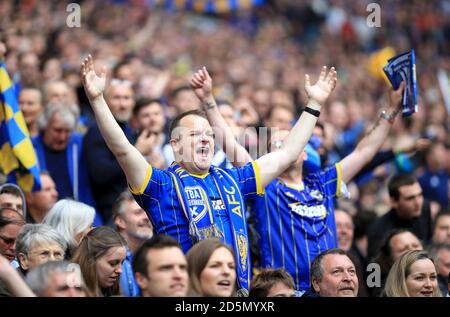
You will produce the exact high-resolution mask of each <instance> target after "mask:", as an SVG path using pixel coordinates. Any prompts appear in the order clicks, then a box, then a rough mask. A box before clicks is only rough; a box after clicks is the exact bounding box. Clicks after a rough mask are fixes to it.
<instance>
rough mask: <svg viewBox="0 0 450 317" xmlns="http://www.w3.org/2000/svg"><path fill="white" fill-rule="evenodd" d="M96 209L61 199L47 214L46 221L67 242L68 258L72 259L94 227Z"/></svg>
mask: <svg viewBox="0 0 450 317" xmlns="http://www.w3.org/2000/svg"><path fill="white" fill-rule="evenodd" d="M94 217H95V209H94V208H92V207H91V206H89V205H86V204H84V203H81V202H78V201H75V200H72V199H61V200H59V201H58V202H57V203H56V204H55V205H54V206H53V207H52V208H51V209H50V211H49V212H48V214H47V215H46V216H45V218H44V220H43V221H42V223H45V224H47V225H49V226H51V227H52V228H54V229H55V230H56V231H58V232H59V233H60V234H61V235H62V237H63V238H64V240H65V241H66V243H67V252H66V259H70V257H71V255H72V254H73V253H74V251H75V249H76V248H77V247H78V244H79V243H80V241H81V240H82V239H83V237H84V236H85V235H86V234H87V233H88V232H89V231H90V230H91V229H92V226H93V222H94Z"/></svg>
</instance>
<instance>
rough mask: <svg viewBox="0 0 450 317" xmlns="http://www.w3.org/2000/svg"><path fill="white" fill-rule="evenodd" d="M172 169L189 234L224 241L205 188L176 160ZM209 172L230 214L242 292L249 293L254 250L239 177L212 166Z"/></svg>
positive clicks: (197, 238)
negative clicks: (248, 232) (252, 249)
mask: <svg viewBox="0 0 450 317" xmlns="http://www.w3.org/2000/svg"><path fill="white" fill-rule="evenodd" d="M168 171H169V172H170V174H171V176H172V179H173V181H174V183H175V188H176V190H177V196H178V199H179V201H180V204H181V208H182V209H183V212H184V214H185V216H186V218H187V219H188V220H189V235H190V237H191V239H192V241H193V243H196V242H198V241H200V240H203V239H208V238H218V239H221V240H222V241H223V239H224V237H223V234H222V232H221V231H220V230H219V228H218V227H217V224H216V223H215V222H214V216H213V210H212V209H211V206H212V202H211V200H210V198H209V197H208V195H207V194H206V192H205V190H204V189H203V188H202V187H201V186H199V185H198V184H197V182H196V181H195V179H194V177H192V176H191V175H190V174H189V173H188V172H187V171H185V170H184V169H183V168H182V167H180V166H179V165H178V164H177V163H175V162H173V163H172V165H171V166H170V167H169V169H168ZM209 173H210V175H211V176H212V178H213V181H214V184H215V185H216V188H217V190H218V192H219V194H220V198H221V199H222V201H223V203H224V205H225V209H226V211H227V213H228V216H229V217H230V223H231V231H232V232H233V249H234V253H235V257H236V262H237V263H236V265H237V270H236V271H237V275H238V293H240V294H241V295H246V294H248V289H249V285H250V252H249V243H248V235H247V223H246V219H245V206H244V199H243V197H242V194H241V191H240V189H239V187H238V185H237V183H236V181H235V179H234V178H233V177H232V176H231V175H230V174H228V173H227V172H226V171H224V170H222V169H220V168H218V167H213V166H211V167H210V169H209Z"/></svg>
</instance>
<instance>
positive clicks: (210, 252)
mask: <svg viewBox="0 0 450 317" xmlns="http://www.w3.org/2000/svg"><path fill="white" fill-rule="evenodd" d="M186 258H187V261H188V272H189V280H190V282H189V292H188V296H202V297H230V296H233V295H235V293H236V290H235V286H236V261H235V258H234V252H233V249H231V247H230V246H228V245H227V244H224V243H222V242H221V241H220V240H218V239H206V240H202V241H200V242H198V243H197V244H196V245H194V246H193V247H192V248H191V249H190V250H189V252H188V253H187V255H186Z"/></svg>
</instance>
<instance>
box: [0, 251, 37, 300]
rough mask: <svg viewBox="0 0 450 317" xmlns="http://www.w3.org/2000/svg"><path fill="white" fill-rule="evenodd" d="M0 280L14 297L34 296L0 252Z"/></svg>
mask: <svg viewBox="0 0 450 317" xmlns="http://www.w3.org/2000/svg"><path fill="white" fill-rule="evenodd" d="M0 281H2V282H3V283H4V284H5V286H6V288H7V289H8V290H9V291H10V292H11V294H13V295H14V296H15V297H36V295H35V294H34V293H33V291H32V290H31V289H30V288H29V287H28V285H27V283H25V281H24V280H23V279H22V277H21V276H20V275H19V273H18V272H17V271H16V269H15V268H13V267H12V266H11V263H9V261H8V260H7V259H6V258H5V257H4V256H3V255H1V254H0Z"/></svg>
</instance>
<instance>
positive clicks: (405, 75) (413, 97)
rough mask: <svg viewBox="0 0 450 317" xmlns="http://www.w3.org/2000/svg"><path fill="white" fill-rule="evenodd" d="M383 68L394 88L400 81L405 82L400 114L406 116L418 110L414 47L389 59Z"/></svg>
mask: <svg viewBox="0 0 450 317" xmlns="http://www.w3.org/2000/svg"><path fill="white" fill-rule="evenodd" d="M383 70H384V72H385V74H386V76H387V77H388V79H389V81H390V82H391V85H392V87H393V88H394V89H398V87H399V86H400V83H401V82H402V81H404V82H405V84H406V86H405V90H404V91H403V99H402V107H403V111H402V116H403V117H408V116H410V115H412V114H413V113H415V112H417V111H419V106H418V104H417V78H416V57H415V53H414V49H411V50H410V51H409V52H406V53H403V54H400V55H397V56H395V57H393V58H391V59H389V60H388V64H387V65H386V66H385V67H384V68H383Z"/></svg>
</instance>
